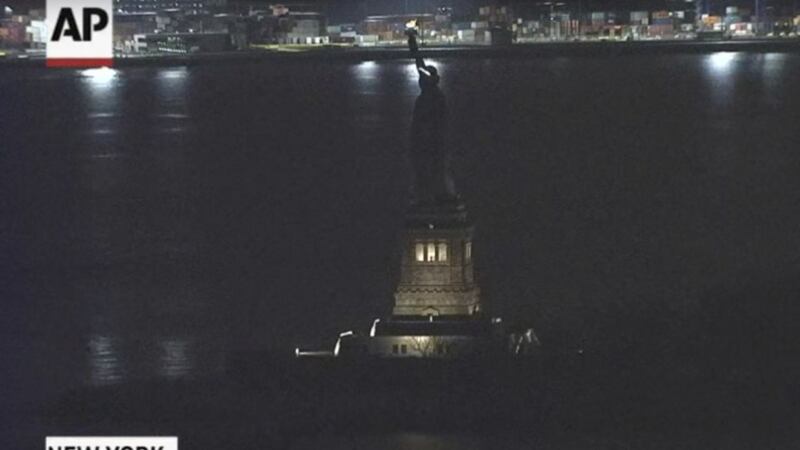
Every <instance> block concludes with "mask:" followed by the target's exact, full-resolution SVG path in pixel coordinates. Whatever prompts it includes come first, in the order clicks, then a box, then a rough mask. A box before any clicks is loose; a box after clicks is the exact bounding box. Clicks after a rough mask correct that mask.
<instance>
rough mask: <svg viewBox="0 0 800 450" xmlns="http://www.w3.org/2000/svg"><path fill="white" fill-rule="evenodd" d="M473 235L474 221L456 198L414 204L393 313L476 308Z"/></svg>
mask: <svg viewBox="0 0 800 450" xmlns="http://www.w3.org/2000/svg"><path fill="white" fill-rule="evenodd" d="M472 236H473V225H472V223H471V221H470V220H469V219H468V217H467V210H466V207H465V206H464V204H463V202H461V200H460V199H457V198H454V199H450V200H446V201H440V202H436V203H432V204H417V205H412V206H411V208H410V209H409V212H408V213H407V215H406V224H405V231H404V236H403V241H402V245H403V251H402V258H403V260H402V264H401V270H400V283H399V285H398V286H397V290H396V291H395V295H394V299H395V305H394V310H393V312H392V313H393V315H395V316H447V315H462V316H464V315H473V314H476V313H479V312H480V311H481V301H480V289H479V288H478V286H477V285H476V284H475V279H474V273H473V260H472Z"/></svg>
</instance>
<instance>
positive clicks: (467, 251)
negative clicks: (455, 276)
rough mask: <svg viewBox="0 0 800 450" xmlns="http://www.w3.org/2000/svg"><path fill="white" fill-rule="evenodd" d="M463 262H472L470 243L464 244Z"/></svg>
mask: <svg viewBox="0 0 800 450" xmlns="http://www.w3.org/2000/svg"><path fill="white" fill-rule="evenodd" d="M464 260H465V261H466V262H470V261H472V242H467V243H466V244H464Z"/></svg>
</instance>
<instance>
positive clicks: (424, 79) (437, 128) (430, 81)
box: [408, 29, 458, 204]
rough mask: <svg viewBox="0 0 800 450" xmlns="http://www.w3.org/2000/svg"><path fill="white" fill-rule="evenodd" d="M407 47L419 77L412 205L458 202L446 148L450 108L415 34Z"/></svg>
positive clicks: (413, 130)
mask: <svg viewBox="0 0 800 450" xmlns="http://www.w3.org/2000/svg"><path fill="white" fill-rule="evenodd" d="M408 47H409V49H410V50H411V54H412V56H413V57H414V59H415V61H416V65H417V72H418V73H419V87H420V90H421V92H420V94H419V96H418V97H417V100H416V102H415V104H414V117H413V120H412V122H411V148H410V151H409V153H410V156H411V164H412V166H413V168H414V184H413V201H414V202H415V203H417V204H434V203H442V202H448V201H454V200H456V199H457V198H458V194H457V193H456V189H455V184H454V183H453V179H452V176H451V175H450V170H449V160H448V159H449V158H448V152H447V147H446V145H445V139H444V136H445V132H446V128H447V104H446V102H445V97H444V94H443V93H442V91H441V89H439V72H438V71H437V70H436V67H434V66H430V65H425V61H423V59H422V57H421V56H420V54H419V47H418V45H417V35H416V31H415V30H413V29H412V30H409V32H408Z"/></svg>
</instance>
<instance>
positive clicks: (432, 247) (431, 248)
mask: <svg viewBox="0 0 800 450" xmlns="http://www.w3.org/2000/svg"><path fill="white" fill-rule="evenodd" d="M425 256H426V258H425V260H426V261H428V262H433V261H436V244H434V243H430V244H428V254H427V255H425Z"/></svg>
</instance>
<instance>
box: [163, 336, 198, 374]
mask: <svg viewBox="0 0 800 450" xmlns="http://www.w3.org/2000/svg"><path fill="white" fill-rule="evenodd" d="M159 344H160V347H161V358H160V361H159V362H160V364H159V370H158V373H159V374H160V375H161V376H163V377H165V378H178V377H182V376H186V375H188V374H190V373H191V371H192V369H193V368H194V358H193V357H192V342H191V340H189V339H187V338H185V337H177V338H169V339H165V340H163V341H161V342H160V343H159Z"/></svg>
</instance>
